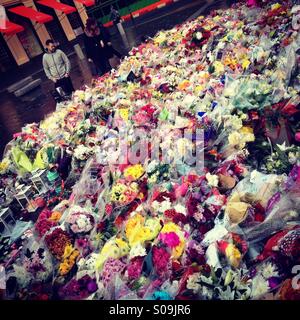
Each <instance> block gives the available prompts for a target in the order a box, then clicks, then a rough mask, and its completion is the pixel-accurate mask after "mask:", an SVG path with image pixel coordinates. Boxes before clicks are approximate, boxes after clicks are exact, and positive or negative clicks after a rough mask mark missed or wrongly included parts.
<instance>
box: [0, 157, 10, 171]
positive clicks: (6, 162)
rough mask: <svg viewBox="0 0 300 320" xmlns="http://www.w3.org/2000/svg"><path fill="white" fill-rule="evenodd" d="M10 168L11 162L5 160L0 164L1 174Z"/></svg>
mask: <svg viewBox="0 0 300 320" xmlns="http://www.w3.org/2000/svg"><path fill="white" fill-rule="evenodd" d="M8 166H9V160H8V159H7V158H5V159H3V160H2V161H1V162H0V173H3V172H5V171H6V169H7V168H8Z"/></svg>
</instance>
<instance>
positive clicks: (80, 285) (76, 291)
mask: <svg viewBox="0 0 300 320" xmlns="http://www.w3.org/2000/svg"><path fill="white" fill-rule="evenodd" d="M97 290H98V285H97V283H96V279H95V278H92V277H89V276H88V275H86V276H83V277H81V278H79V279H76V278H73V279H71V280H70V281H69V282H68V283H67V284H66V285H64V286H63V287H61V288H60V289H59V292H58V294H59V297H60V298H61V299H64V300H84V299H87V298H88V297H89V296H90V295H92V294H94V293H95V292H96V291H97Z"/></svg>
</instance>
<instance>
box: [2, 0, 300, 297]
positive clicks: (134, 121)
mask: <svg viewBox="0 0 300 320" xmlns="http://www.w3.org/2000/svg"><path fill="white" fill-rule="evenodd" d="M251 3H252V2H251ZM284 3H285V4H284V5H281V4H278V3H276V2H274V1H269V2H268V3H267V4H266V3H265V4H264V5H263V7H259V6H257V4H256V2H255V1H254V2H253V4H251V5H250V4H249V5H244V4H238V5H236V6H234V7H233V8H231V9H228V10H219V11H213V12H212V13H211V14H210V15H208V16H206V17H199V18H197V19H196V20H193V21H189V22H186V23H184V24H182V25H178V26H177V27H175V28H173V29H171V30H168V31H161V32H159V33H158V34H157V35H156V36H155V37H154V38H153V39H149V40H148V41H147V42H146V43H143V44H141V45H140V46H139V47H137V48H134V49H132V51H131V52H130V55H129V56H128V57H126V58H125V59H124V61H123V62H122V64H121V65H120V67H119V68H118V69H117V70H113V71H112V72H111V73H110V74H106V75H105V76H103V77H101V78H99V79H97V81H95V83H93V86H92V87H85V88H84V89H83V90H78V91H76V92H75V94H74V96H73V99H72V101H69V102H67V103H63V104H59V105H58V106H57V111H56V112H54V113H53V114H52V115H50V116H48V117H47V118H46V119H45V120H43V121H42V122H41V123H40V124H36V123H35V124H31V125H27V126H26V127H24V128H23V130H22V132H21V133H18V134H16V135H15V136H14V140H13V141H12V142H11V143H10V147H9V148H7V152H6V153H5V156H4V158H3V160H2V162H1V165H0V172H1V188H2V189H3V190H5V191H6V194H7V197H8V198H9V194H15V193H16V191H15V190H16V188H17V186H20V185H21V184H25V185H30V183H31V180H30V177H32V175H33V174H36V173H37V172H39V170H46V172H47V173H48V175H47V177H49V179H50V178H51V179H52V180H51V179H50V180H51V181H54V178H53V177H55V174H57V176H59V179H60V180H59V181H61V182H62V183H61V184H59V187H57V185H55V184H52V185H51V184H49V188H48V189H47V191H45V192H44V193H39V192H38V190H37V192H36V193H35V195H34V196H33V199H32V200H33V201H35V202H36V203H38V205H37V207H38V208H37V210H36V212H37V216H36V212H35V213H34V214H32V213H31V212H30V211H29V210H26V208H25V209H24V210H22V211H21V210H19V211H20V212H21V213H20V216H21V217H22V220H23V221H32V222H33V225H32V226H31V227H30V228H28V229H27V230H26V231H24V232H23V234H22V235H21V236H20V237H12V236H8V238H9V240H10V242H9V243H7V241H6V240H5V241H4V240H1V241H2V242H1V247H0V253H1V257H0V258H1V260H0V263H1V264H2V265H3V266H4V267H5V274H4V277H5V281H6V291H5V297H6V298H7V299H42V300H47V299H78V300H80V299H89V300H90V299H123V300H124V299H148V300H156V299H160V300H174V299H176V300H180V299H182V300H197V299H201V300H209V299H217V300H235V299H242V300H244V299H281V300H296V299H299V298H300V287H299V285H298V283H297V281H295V279H296V280H297V270H298V269H297V266H298V265H299V264H300V224H299V213H300V159H299V158H300V157H299V156H300V147H299V145H300V144H299V142H300V126H299V123H300V122H299V119H300V118H299V117H300V108H299V106H300V96H299V93H300V75H299V70H300V34H299V29H300V24H299V22H300V19H299V13H300V7H297V6H295V5H294V6H293V5H292V4H291V3H290V2H289V1H285V2H284ZM298 21H299V22H298ZM137 131H138V132H139V134H138V135H137V133H136V132H137ZM186 132H189V133H190V137H192V138H191V139H189V138H188V136H185V135H183V134H184V133H186ZM196 132H201V133H202V134H200V136H199V135H198V134H196ZM137 136H139V137H141V136H142V137H143V139H142V140H143V141H144V142H145V141H146V142H145V143H144V145H143V146H142V147H140V149H139V151H138V152H135V151H136V149H134V146H135V145H136V144H137V140H141V139H138V138H137ZM124 137H126V139H124ZM120 140H122V141H123V142H122V143H121V144H123V146H124V144H125V146H126V147H129V148H128V150H129V151H128V152H127V153H125V155H124V153H122V154H121V155H122V157H123V159H122V161H121V160H120V152H119V151H120V150H119V149H118V148H117V147H118V146H119V142H120ZM124 141H125V143H124ZM189 147H190V148H191V149H192V150H194V151H195V150H198V149H199V148H200V149H201V152H199V153H197V157H196V162H197V163H200V164H202V170H198V169H199V168H197V167H195V166H193V165H192V164H190V163H186V162H185V161H182V157H183V156H185V155H186V152H187V149H188V148H189ZM156 149H158V155H159V156H158V157H157V158H154V159H153V158H151V157H149V153H150V152H152V151H154V150H156ZM159 150H160V151H159ZM162 150H164V154H165V155H167V156H168V157H169V159H171V160H172V161H162V153H163V152H162ZM160 152H161V153H160ZM141 153H146V155H147V156H146V157H144V158H143V157H140V156H141ZM137 158H138V159H140V160H139V161H135V162H134V161H132V160H133V159H135V160H136V159H137ZM201 159H202V160H201ZM200 160H201V161H200ZM55 181H56V180H55ZM9 192H10V193H9ZM38 200H39V201H38ZM41 200H42V201H41ZM15 232H16V230H14V231H13V234H14V233H15ZM6 237H7V235H6ZM10 237H11V238H10ZM4 238H5V236H4V235H3V239H4ZM12 238H13V239H12ZM2 277H3V276H2Z"/></svg>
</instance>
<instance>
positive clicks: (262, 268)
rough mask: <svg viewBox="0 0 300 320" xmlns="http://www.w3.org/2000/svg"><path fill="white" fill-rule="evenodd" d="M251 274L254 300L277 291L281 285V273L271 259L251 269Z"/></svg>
mask: <svg viewBox="0 0 300 320" xmlns="http://www.w3.org/2000/svg"><path fill="white" fill-rule="evenodd" d="M249 274H250V275H251V278H252V291H251V298H252V299H254V300H258V299H261V297H263V296H264V295H265V294H266V293H269V292H271V291H275V290H276V289H278V287H279V284H280V283H281V275H280V271H279V270H278V267H277V266H276V263H274V262H273V261H272V260H271V259H268V260H266V261H264V262H263V263H261V264H259V265H256V266H255V267H254V268H252V269H250V271H249Z"/></svg>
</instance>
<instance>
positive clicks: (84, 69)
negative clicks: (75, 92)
mask: <svg viewBox="0 0 300 320" xmlns="http://www.w3.org/2000/svg"><path fill="white" fill-rule="evenodd" d="M212 3H213V4H212ZM224 3H225V1H205V0H193V1H190V0H179V1H178V2H176V3H174V4H171V5H168V6H166V7H164V8H161V9H158V10H156V11H153V12H151V13H148V14H146V15H143V16H141V17H138V18H135V19H134V21H132V20H131V21H127V22H126V23H124V29H125V31H126V34H127V37H128V39H129V42H130V45H131V46H134V45H137V44H139V43H140V41H141V38H142V37H143V36H150V37H151V36H153V35H155V34H156V32H158V31H159V30H162V29H169V28H172V27H174V26H175V25H176V24H180V23H182V22H184V21H186V20H187V19H188V18H189V17H191V16H193V15H195V14H197V13H199V14H206V13H207V12H209V11H210V10H211V8H213V7H221V6H224V5H225V4H224ZM109 31H110V33H111V35H112V42H113V44H114V47H115V48H116V49H117V50H119V51H120V52H121V53H122V54H126V50H125V48H124V45H123V43H122V40H121V38H120V36H119V35H118V34H117V33H116V28H114V27H111V28H109ZM69 58H70V60H71V64H72V71H71V78H72V81H73V84H74V87H75V88H76V89H79V88H80V87H81V86H82V85H84V84H89V83H90V82H91V79H92V75H91V71H90V67H89V63H88V62H87V60H85V59H84V60H79V59H78V57H77V55H76V54H75V52H71V53H69ZM41 60H42V56H39V57H38V59H37V60H36V61H35V62H34V64H33V63H31V64H28V65H25V66H23V67H21V68H19V69H18V71H17V72H16V73H14V74H7V75H6V76H5V77H4V78H3V79H1V81H0V105H1V109H0V136H1V143H0V153H1V155H2V152H3V150H4V147H5V145H6V144H7V143H8V142H9V141H10V140H11V139H12V136H13V134H14V133H16V132H19V131H20V130H21V128H22V127H23V126H24V125H25V124H27V123H32V122H39V121H40V120H41V119H43V118H44V117H45V116H46V115H47V114H49V113H50V112H52V111H54V110H55V101H54V99H53V97H52V96H51V94H50V91H51V90H53V83H52V82H51V81H50V80H48V79H47V78H46V77H45V75H44V71H43V70H42V63H41ZM29 75H31V76H32V77H33V79H38V78H40V79H41V80H42V85H41V87H38V88H37V89H34V90H33V91H31V92H30V93H28V94H26V95H24V96H22V97H21V98H16V97H15V96H14V95H12V94H9V93H7V91H6V88H7V87H8V86H9V85H12V84H13V83H16V82H18V81H20V80H22V79H24V78H26V77H27V76H29Z"/></svg>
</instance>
